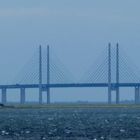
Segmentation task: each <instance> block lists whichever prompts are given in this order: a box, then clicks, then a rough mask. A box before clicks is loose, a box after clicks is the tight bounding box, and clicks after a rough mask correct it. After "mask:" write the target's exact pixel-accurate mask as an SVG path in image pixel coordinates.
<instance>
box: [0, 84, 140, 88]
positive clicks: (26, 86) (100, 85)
mask: <svg viewBox="0 0 140 140" xmlns="http://www.w3.org/2000/svg"><path fill="white" fill-rule="evenodd" d="M111 86H112V87H137V86H140V83H119V84H116V83H112V84H111ZM47 87H49V88H76V87H77V88H78V87H108V83H69V84H49V85H48V84H42V88H47ZM3 88H6V89H17V88H39V84H16V85H0V89H3Z"/></svg>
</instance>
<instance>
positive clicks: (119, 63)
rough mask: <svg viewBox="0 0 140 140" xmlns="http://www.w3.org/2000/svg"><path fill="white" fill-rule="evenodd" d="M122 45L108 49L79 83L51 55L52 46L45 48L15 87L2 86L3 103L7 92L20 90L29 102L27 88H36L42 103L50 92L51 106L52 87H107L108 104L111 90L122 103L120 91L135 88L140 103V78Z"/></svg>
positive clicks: (41, 49) (36, 54) (117, 102)
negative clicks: (123, 88)
mask: <svg viewBox="0 0 140 140" xmlns="http://www.w3.org/2000/svg"><path fill="white" fill-rule="evenodd" d="M119 50H120V48H119V44H118V43H117V44H116V46H115V48H114V47H112V46H111V44H110V43H109V44H108V48H107V49H106V50H105V52H103V54H102V55H101V56H100V57H99V59H98V62H97V64H94V65H93V66H92V67H91V68H90V69H89V70H88V71H87V73H86V74H85V76H83V78H82V79H81V80H80V81H79V82H75V81H74V80H73V78H72V75H71V73H70V72H69V70H67V69H66V67H65V66H64V65H62V64H61V62H60V61H59V59H58V58H55V57H54V56H53V55H51V53H50V47H49V46H47V48H45V50H44V48H42V47H41V46H39V50H38V52H37V53H35V54H34V56H33V57H32V59H31V60H30V62H29V63H28V64H27V66H25V68H23V71H22V72H21V74H19V75H18V76H17V78H16V80H15V82H13V83H15V84H8V85H0V89H1V93H2V103H3V104H6V103H7V89H19V91H20V103H21V104H25V102H26V89H30V88H36V89H38V91H39V100H38V101H39V104H42V103H43V102H42V101H43V96H42V93H43V92H46V93H47V103H48V104H50V103H51V101H50V96H51V93H50V89H51V88H73V87H74V88H76V87H80V88H84V87H91V88H94V87H104V88H108V104H111V103H112V91H115V92H116V104H119V103H120V94H121V93H120V88H121V87H132V88H134V91H135V92H134V97H135V103H136V104H138V103H140V77H139V73H140V72H139V71H138V69H137V67H136V66H132V65H130V60H128V58H127V56H125V55H124V54H123V53H122V52H121V51H119Z"/></svg>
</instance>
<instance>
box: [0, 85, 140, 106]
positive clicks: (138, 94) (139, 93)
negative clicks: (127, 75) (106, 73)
mask: <svg viewBox="0 0 140 140" xmlns="http://www.w3.org/2000/svg"><path fill="white" fill-rule="evenodd" d="M109 86H110V88H111V90H116V89H118V87H132V88H135V103H136V104H139V103H140V83H118V84H117V83H111V85H109V84H108V83H67V84H66V83H62V84H58V83H57V84H41V85H40V84H13V85H0V90H1V94H2V96H1V101H2V103H3V104H6V103H7V89H19V90H20V103H21V104H25V102H26V95H25V90H26V89H29V88H30V89H31V88H37V89H39V91H40V90H41V96H40V98H41V99H40V98H39V103H40V104H42V99H43V98H42V91H47V103H48V104H49V103H50V92H48V90H49V89H50V88H78V87H79V88H86V87H87V88H88V87H89V88H92V87H95V88H96V87H99V88H103V87H104V88H108V87H109ZM116 103H117V102H116Z"/></svg>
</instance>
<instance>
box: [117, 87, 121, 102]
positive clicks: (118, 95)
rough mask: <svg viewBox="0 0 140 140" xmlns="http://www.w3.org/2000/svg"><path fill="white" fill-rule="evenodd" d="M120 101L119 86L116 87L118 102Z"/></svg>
mask: <svg viewBox="0 0 140 140" xmlns="http://www.w3.org/2000/svg"><path fill="white" fill-rule="evenodd" d="M119 103H120V89H119V87H117V88H116V104H119Z"/></svg>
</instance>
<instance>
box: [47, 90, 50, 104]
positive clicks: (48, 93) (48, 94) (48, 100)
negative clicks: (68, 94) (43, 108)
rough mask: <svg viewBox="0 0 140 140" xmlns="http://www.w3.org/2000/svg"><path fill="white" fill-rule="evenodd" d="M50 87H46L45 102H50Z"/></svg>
mask: <svg viewBox="0 0 140 140" xmlns="http://www.w3.org/2000/svg"><path fill="white" fill-rule="evenodd" d="M50 103H51V101H50V88H47V104H50Z"/></svg>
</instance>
